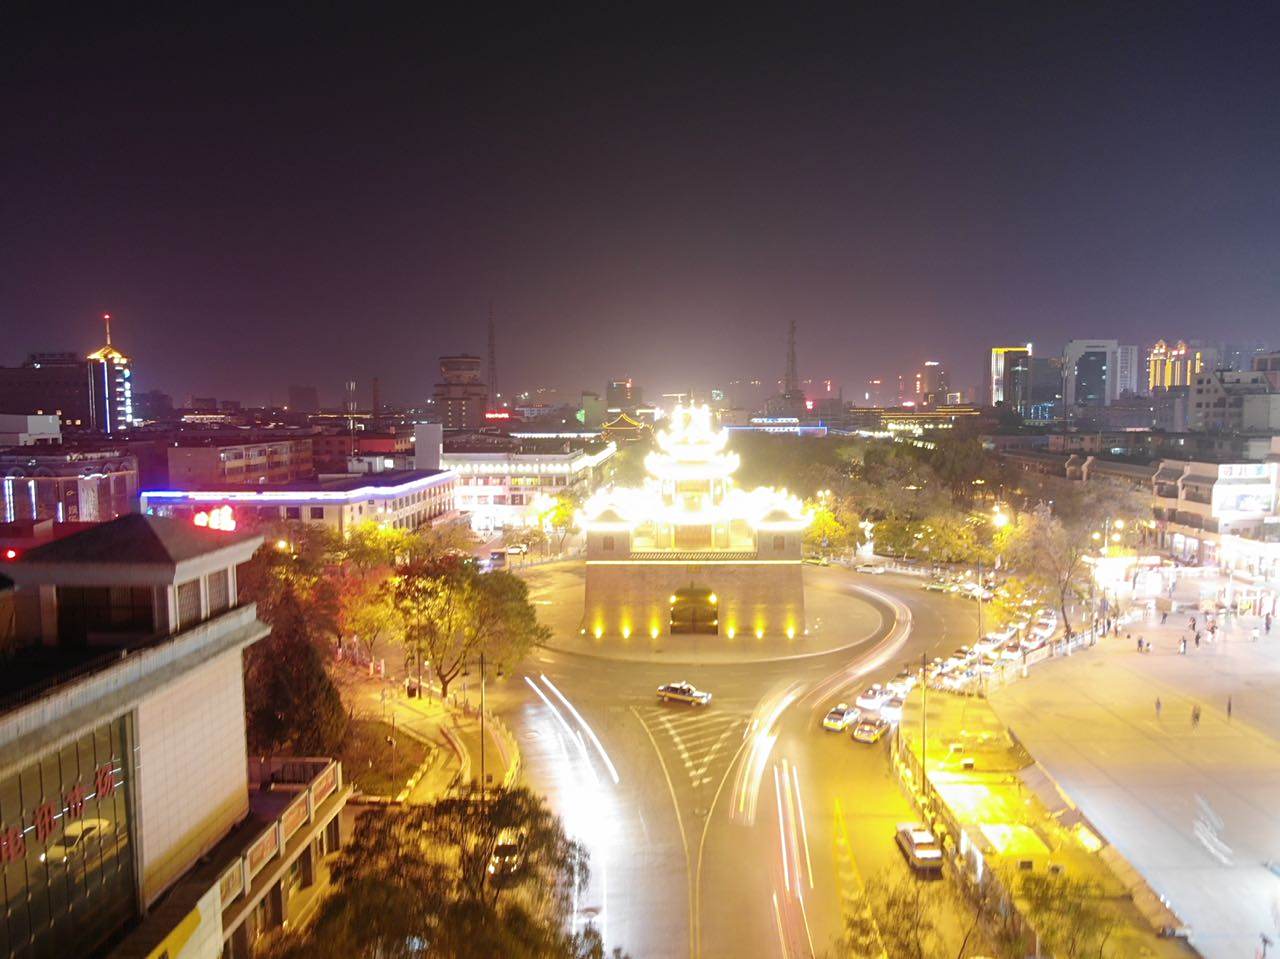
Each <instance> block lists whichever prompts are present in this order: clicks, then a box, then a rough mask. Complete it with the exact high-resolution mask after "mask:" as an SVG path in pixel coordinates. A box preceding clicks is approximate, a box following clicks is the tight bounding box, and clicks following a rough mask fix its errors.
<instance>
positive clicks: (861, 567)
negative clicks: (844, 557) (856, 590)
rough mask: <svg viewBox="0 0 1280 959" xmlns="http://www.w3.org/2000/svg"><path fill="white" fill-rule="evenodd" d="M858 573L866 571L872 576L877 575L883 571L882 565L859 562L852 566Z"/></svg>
mask: <svg viewBox="0 0 1280 959" xmlns="http://www.w3.org/2000/svg"><path fill="white" fill-rule="evenodd" d="M854 569H855V570H857V571H858V572H859V573H868V574H870V575H872V576H879V575H880V574H881V573H883V572H884V567H883V566H879V565H877V564H875V563H859V564H858V565H857V566H855V567H854Z"/></svg>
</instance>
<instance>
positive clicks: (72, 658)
mask: <svg viewBox="0 0 1280 959" xmlns="http://www.w3.org/2000/svg"><path fill="white" fill-rule="evenodd" d="M260 544H261V537H254V536H244V535H239V534H223V533H216V532H213V531H210V530H199V529H196V528H194V527H193V526H191V525H190V524H189V523H178V522H176V521H171V520H161V519H156V518H154V517H144V516H140V515H136V514H135V515H132V516H128V517H125V518H123V519H120V520H116V521H114V522H111V523H105V524H101V525H99V526H95V527H93V528H91V529H89V530H86V531H84V532H81V533H78V534H76V535H74V536H70V537H67V538H65V539H62V540H59V541H56V542H54V543H50V544H48V545H45V546H41V547H38V548H36V549H33V550H31V551H30V552H29V553H27V555H26V557H25V558H24V559H22V560H21V561H19V562H15V563H11V564H8V565H6V566H5V573H6V575H8V576H9V578H10V579H12V580H13V581H14V582H15V583H16V584H17V592H16V594H15V607H16V611H17V613H16V619H17V623H18V641H19V642H18V647H17V649H16V650H15V651H14V652H13V653H12V655H11V660H10V663H9V666H8V668H7V669H6V672H5V676H4V677H3V679H2V680H0V858H2V859H3V861H4V877H5V882H4V884H3V886H0V897H2V898H3V900H4V911H3V916H4V922H3V923H0V949H3V951H4V953H5V954H6V955H10V956H15V957H23V959H25V957H30V959H37V957H43V956H71V955H77V956H78V955H92V954H100V953H101V952H102V950H103V949H105V948H107V947H108V946H109V945H110V944H112V943H118V945H117V946H116V947H115V949H114V951H113V952H112V953H111V954H112V955H113V956H117V957H121V959H133V957H135V956H157V955H165V956H167V957H169V959H215V957H218V956H230V957H235V959H240V957H247V956H249V955H250V954H251V952H252V942H251V941H250V940H249V938H248V936H247V935H243V934H242V935H240V936H239V938H237V929H239V928H240V927H241V926H243V923H244V921H245V920H244V919H243V918H239V919H238V920H237V917H238V916H239V914H240V913H241V912H244V911H245V910H246V909H248V910H249V911H250V912H252V913H256V914H259V915H266V916H267V917H268V921H269V920H270V918H271V917H272V916H273V912H272V904H277V903H281V902H282V901H283V902H285V904H286V905H287V897H288V895H289V890H288V889H286V888H285V887H283V886H282V885H281V883H280V880H279V878H277V880H276V882H275V883H267V882H266V881H265V880H266V879H267V877H268V875H274V874H276V873H277V869H276V868H275V867H277V866H278V865H279V864H280V861H281V859H282V858H284V857H286V856H289V855H291V854H292V855H297V856H299V857H301V856H303V855H305V856H306V857H307V859H308V861H309V863H310V873H311V875H312V876H313V877H314V876H315V875H316V870H315V867H316V866H318V865H322V863H321V861H320V860H322V859H323V857H324V856H326V855H327V854H328V851H329V850H331V849H333V848H336V845H337V843H338V841H339V840H340V836H339V835H338V834H337V831H336V825H335V823H336V818H337V815H338V813H339V811H340V810H341V808H342V805H343V804H344V803H345V799H346V795H347V794H348V793H349V790H348V789H346V788H345V787H344V786H343V784H342V781H341V769H340V767H338V766H337V764H336V763H332V762H330V761H324V762H325V766H326V768H328V769H329V770H330V771H329V772H328V773H327V781H326V782H322V783H320V788H318V789H313V788H312V784H311V783H308V784H307V785H306V789H307V794H306V797H305V799H304V801H303V802H304V805H303V804H292V805H291V806H290V808H291V809H292V810H293V811H292V812H291V814H290V815H289V816H288V817H287V823H284V822H281V819H282V818H283V817H278V818H277V819H276V820H275V821H274V822H272V820H271V819H270V813H269V811H268V812H266V813H265V814H264V812H263V810H262V808H261V806H260V805H258V803H257V797H256V796H255V795H254V794H253V793H252V792H251V786H253V785H254V784H253V779H252V776H251V767H250V764H249V762H248V757H247V755H246V748H245V725H244V722H245V720H244V685H243V683H244V680H243V666H242V662H241V657H242V654H243V651H244V649H245V648H246V647H247V646H249V645H251V644H252V643H254V642H256V641H257V640H259V639H260V638H262V637H263V636H265V635H266V634H267V632H268V627H267V626H266V625H265V624H263V623H262V622H260V621H259V620H258V619H257V616H256V609H255V607H254V605H253V604H252V603H244V602H242V601H241V600H240V598H239V596H238V589H237V569H238V567H239V566H240V564H242V563H244V562H245V561H247V560H248V559H249V557H250V556H252V554H253V552H254V550H255V549H257V547H258V546H259V545H260ZM330 782H331V785H330V784H329V783H330ZM299 805H302V808H298V806H299ZM264 829H265V830H268V831H270V832H271V833H272V838H271V839H267V840H263V839H262V838H261V837H262V835H263V833H264ZM286 829H287V832H288V839H287V840H284V841H281V840H282V839H283V833H284V832H285V830H286ZM326 838H327V839H328V840H331V844H330V843H329V842H326ZM273 842H275V843H276V844H275V845H272V843H273ZM317 851H320V853H321V855H320V857H318V858H316V857H315V855H314V854H315V853H316V852H317ZM237 870H238V872H237ZM237 875H238V876H239V878H240V879H241V880H242V882H241V883H240V884H239V885H238V884H237V881H236V878H237ZM264 902H265V903H267V905H266V906H265V907H264V906H263V903H264ZM284 915H286V916H288V915H289V914H288V913H287V912H286V913H284ZM295 915H296V914H295ZM237 921H238V924H236V923H237ZM275 925H276V926H279V925H280V923H279V922H276V923H275ZM122 939H123V941H121V940H122Z"/></svg>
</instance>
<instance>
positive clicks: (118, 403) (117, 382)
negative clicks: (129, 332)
mask: <svg viewBox="0 0 1280 959" xmlns="http://www.w3.org/2000/svg"><path fill="white" fill-rule="evenodd" d="M0 413H35V414H43V415H53V416H57V417H58V418H59V419H60V420H61V422H62V426H63V428H64V429H66V430H69V431H85V432H97V433H108V434H114V433H122V432H125V431H127V430H128V429H129V428H130V427H131V426H132V425H133V369H132V367H131V366H130V364H129V358H128V357H127V356H125V355H124V354H123V353H121V352H120V351H119V350H117V349H115V348H114V347H112V346H111V345H110V344H109V343H108V344H107V345H106V346H104V347H102V348H101V349H99V350H96V351H94V352H93V353H90V354H89V355H88V356H87V357H83V356H79V355H78V354H75V353H32V354H31V355H30V356H28V357H27V361H26V362H25V363H24V364H22V366H14V367H0Z"/></svg>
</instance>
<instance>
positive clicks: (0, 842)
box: [0, 760, 121, 864]
mask: <svg viewBox="0 0 1280 959" xmlns="http://www.w3.org/2000/svg"><path fill="white" fill-rule="evenodd" d="M116 772H117V770H116V764H115V761H114V760H113V761H111V762H109V763H103V764H102V765H101V766H99V767H98V768H97V769H95V770H94V771H93V791H92V792H90V791H88V790H87V789H86V788H85V786H84V784H83V783H76V784H75V785H74V786H72V787H71V788H70V789H69V790H67V793H66V795H65V796H62V797H60V798H59V799H46V800H44V801H43V802H40V803H39V804H37V805H36V806H35V807H34V808H33V809H32V810H31V811H30V812H29V813H26V814H24V815H23V816H22V821H21V822H20V823H18V824H17V825H11V826H0V864H3V863H10V862H17V861H18V860H20V859H23V858H24V857H25V856H26V855H27V837H28V836H29V835H31V834H34V841H36V842H39V843H47V842H48V841H49V840H50V839H51V838H52V837H53V835H54V834H55V833H56V832H58V830H59V829H60V828H61V829H66V827H67V824H68V823H70V822H71V821H72V820H75V819H80V818H82V817H83V816H84V813H85V803H86V802H87V801H89V800H91V799H93V800H102V799H109V798H111V796H113V795H114V794H115V791H116V789H117V788H119V786H120V785H121V784H120V783H118V782H116Z"/></svg>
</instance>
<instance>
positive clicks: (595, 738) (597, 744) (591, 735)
mask: <svg viewBox="0 0 1280 959" xmlns="http://www.w3.org/2000/svg"><path fill="white" fill-rule="evenodd" d="M525 678H526V679H528V677H527V676H526V677H525ZM540 678H541V679H542V681H543V682H544V683H546V684H547V687H548V688H549V689H550V690H551V691H552V692H553V693H555V694H556V696H557V697H558V698H559V700H560V702H562V703H564V705H565V708H566V709H568V710H569V712H571V713H572V714H573V718H574V719H576V720H577V721H578V724H579V725H581V726H582V728H583V729H584V730H586V733H587V736H588V737H589V738H590V739H591V743H592V745H594V746H595V747H596V752H598V753H599V754H600V758H601V759H602V760H604V764H605V767H606V768H607V769H608V770H609V775H610V776H612V777H613V783H614V785H615V786H616V785H617V784H618V770H617V769H615V768H614V766H613V761H612V760H610V759H609V754H608V753H606V752H605V751H604V746H603V745H601V743H600V739H599V737H598V736H596V732H595V730H594V729H592V728H591V726H590V725H589V724H588V723H587V721H586V720H585V719H583V718H582V714H581V713H579V712H578V711H577V710H576V709H574V708H573V703H571V702H569V700H568V699H566V698H565V695H564V693H562V692H560V690H559V689H557V688H556V684H555V683H553V682H552V681H551V680H549V679H547V677H546V676H541V677H540ZM535 688H536V687H535Z"/></svg>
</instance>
